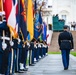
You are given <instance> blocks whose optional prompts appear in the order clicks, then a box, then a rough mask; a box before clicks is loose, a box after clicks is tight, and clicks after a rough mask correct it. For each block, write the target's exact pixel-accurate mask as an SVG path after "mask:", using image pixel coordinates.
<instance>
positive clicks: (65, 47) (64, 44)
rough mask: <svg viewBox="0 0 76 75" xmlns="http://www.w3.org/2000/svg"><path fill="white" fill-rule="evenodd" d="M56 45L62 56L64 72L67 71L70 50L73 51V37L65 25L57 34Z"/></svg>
mask: <svg viewBox="0 0 76 75" xmlns="http://www.w3.org/2000/svg"><path fill="white" fill-rule="evenodd" d="M58 44H59V47H60V50H61V54H62V61H63V66H64V70H67V69H68V67H69V54H70V50H71V49H74V45H73V36H72V34H71V33H70V32H69V31H68V26H67V25H65V26H64V31H63V32H61V33H60V34H59V37H58Z"/></svg>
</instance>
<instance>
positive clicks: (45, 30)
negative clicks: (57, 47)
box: [43, 22, 47, 41]
mask: <svg viewBox="0 0 76 75" xmlns="http://www.w3.org/2000/svg"><path fill="white" fill-rule="evenodd" d="M46 34H47V27H46V23H45V22H43V40H44V41H45V40H46Z"/></svg>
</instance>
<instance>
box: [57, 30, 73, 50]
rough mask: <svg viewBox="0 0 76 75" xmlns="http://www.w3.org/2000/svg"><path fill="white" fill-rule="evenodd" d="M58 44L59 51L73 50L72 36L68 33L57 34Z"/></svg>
mask: <svg viewBox="0 0 76 75" xmlns="http://www.w3.org/2000/svg"><path fill="white" fill-rule="evenodd" d="M58 44H59V46H60V50H70V49H73V48H74V44H73V36H72V34H71V33H70V32H67V31H63V32H62V33H60V34H59V37H58Z"/></svg>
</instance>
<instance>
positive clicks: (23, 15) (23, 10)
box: [19, 0, 27, 41]
mask: <svg viewBox="0 0 76 75" xmlns="http://www.w3.org/2000/svg"><path fill="white" fill-rule="evenodd" d="M19 4H20V9H19V10H20V16H19V21H20V22H19V26H20V29H21V32H22V34H23V38H24V41H26V38H27V25H26V7H25V1H24V0H20V3H19Z"/></svg>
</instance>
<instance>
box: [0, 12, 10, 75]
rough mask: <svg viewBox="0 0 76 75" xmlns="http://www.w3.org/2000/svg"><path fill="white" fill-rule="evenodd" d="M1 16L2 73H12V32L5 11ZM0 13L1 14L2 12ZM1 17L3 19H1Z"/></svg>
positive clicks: (0, 55)
mask: <svg viewBox="0 0 76 75" xmlns="http://www.w3.org/2000/svg"><path fill="white" fill-rule="evenodd" d="M1 13H2V15H1V16H0V44H1V45H0V46H1V47H0V59H1V61H0V74H5V75H9V74H10V57H9V56H10V32H9V28H8V27H7V23H6V19H5V13H4V12H1ZM1 13H0V14H1ZM1 19H3V20H2V21H1ZM1 52H2V53H1Z"/></svg>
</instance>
